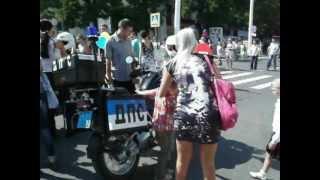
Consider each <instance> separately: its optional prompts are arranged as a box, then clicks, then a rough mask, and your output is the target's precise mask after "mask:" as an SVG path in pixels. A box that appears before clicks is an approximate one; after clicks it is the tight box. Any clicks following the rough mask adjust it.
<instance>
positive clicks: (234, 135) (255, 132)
mask: <svg viewBox="0 0 320 180" xmlns="http://www.w3.org/2000/svg"><path fill="white" fill-rule="evenodd" d="M249 65H250V62H249V61H248V60H245V61H238V62H235V63H234V70H233V71H232V72H231V71H226V70H224V69H223V68H221V70H222V72H223V73H224V77H225V78H226V79H228V80H230V81H232V82H233V83H234V84H235V86H236V88H237V92H236V93H237V103H238V108H239V112H240V117H239V120H238V123H237V125H236V127H235V128H233V129H231V130H229V131H227V132H223V134H222V137H223V138H222V139H221V141H220V143H219V148H218V152H217V155H216V168H217V179H218V180H231V179H232V180H248V179H251V178H250V176H249V171H252V170H259V168H260V167H261V166H262V163H263V159H264V153H265V145H266V143H267V141H268V139H269V137H270V134H271V131H272V117H273V109H274V103H275V101H276V97H275V96H274V95H273V94H272V93H271V90H270V82H271V81H272V80H274V79H275V78H279V77H280V70H279V69H278V70H277V71H265V69H266V59H263V58H262V59H260V60H259V65H258V70H257V71H248V69H249ZM56 124H57V127H58V128H59V129H60V132H59V133H61V134H63V133H64V132H63V131H64V130H63V122H62V118H61V117H57V118H56ZM89 136H90V132H83V133H79V134H76V135H75V136H73V137H71V138H65V137H63V136H61V137H59V138H57V139H56V140H55V144H56V151H57V158H58V170H57V171H53V170H51V169H49V168H48V167H47V164H46V159H45V158H46V157H45V154H44V151H43V147H42V146H40V152H41V154H40V167H41V171H42V174H41V179H48V180H55V179H57V180H66V179H83V180H101V179H102V178H100V177H99V176H98V175H97V174H96V173H95V171H94V169H93V167H92V164H91V160H89V159H88V158H87V156H86V144H87V142H88V138H89ZM195 148H196V150H197V147H195ZM159 150H160V149H159V147H156V148H155V149H153V150H151V151H150V152H149V153H146V154H143V155H142V157H141V159H140V162H139V168H138V171H137V172H136V174H135V176H134V177H133V179H136V180H138V179H139V180H152V179H153V172H154V168H155V166H156V164H157V152H158V151H159ZM191 164H192V165H191V167H190V168H194V169H195V170H194V171H192V173H190V176H189V179H190V180H200V179H201V173H200V170H201V169H200V167H201V166H200V164H199V162H198V161H197V158H196V157H195V159H194V160H193V163H191ZM190 172H191V171H190ZM268 177H269V179H273V180H278V179H280V163H279V162H277V161H274V163H273V165H272V168H271V169H270V171H269V173H268Z"/></svg>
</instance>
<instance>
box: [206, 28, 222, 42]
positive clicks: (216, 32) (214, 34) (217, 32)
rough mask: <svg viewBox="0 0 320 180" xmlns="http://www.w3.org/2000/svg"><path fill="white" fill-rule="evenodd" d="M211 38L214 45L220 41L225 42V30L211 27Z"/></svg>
mask: <svg viewBox="0 0 320 180" xmlns="http://www.w3.org/2000/svg"><path fill="white" fill-rule="evenodd" d="M209 36H210V39H211V41H213V43H214V44H217V43H218V41H219V39H220V41H222V40H223V28H222V27H210V28H209Z"/></svg>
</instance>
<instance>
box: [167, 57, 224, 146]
mask: <svg viewBox="0 0 320 180" xmlns="http://www.w3.org/2000/svg"><path fill="white" fill-rule="evenodd" d="M166 69H167V71H168V72H169V74H171V76H172V77H173V79H174V81H175V82H176V84H177V87H178V91H179V93H178V96H177V103H176V111H175V113H174V115H173V119H174V128H175V130H176V137H177V139H178V140H183V141H190V142H194V143H200V144H214V143H217V142H218V139H219V137H220V131H219V127H220V115H219V111H218V108H217V105H216V103H215V99H214V94H213V92H212V91H211V89H210V84H211V81H212V76H211V73H210V69H209V67H208V65H207V63H206V62H205V61H204V60H203V59H201V58H200V57H198V56H195V55H192V56H191V57H190V58H188V59H177V58H175V59H173V60H171V61H169V62H168V64H167V65H166Z"/></svg>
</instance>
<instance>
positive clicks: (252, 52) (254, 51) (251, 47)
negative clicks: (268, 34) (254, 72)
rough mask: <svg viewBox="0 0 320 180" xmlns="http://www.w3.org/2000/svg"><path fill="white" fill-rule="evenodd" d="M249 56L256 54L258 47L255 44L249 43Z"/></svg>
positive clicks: (257, 53)
mask: <svg viewBox="0 0 320 180" xmlns="http://www.w3.org/2000/svg"><path fill="white" fill-rule="evenodd" d="M248 54H249V56H258V55H259V47H258V46H257V45H251V46H250V48H249V52H248Z"/></svg>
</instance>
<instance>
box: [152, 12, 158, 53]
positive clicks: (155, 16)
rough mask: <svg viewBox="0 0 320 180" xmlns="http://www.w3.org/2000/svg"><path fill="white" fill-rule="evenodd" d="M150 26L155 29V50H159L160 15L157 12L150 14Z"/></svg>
mask: <svg viewBox="0 0 320 180" xmlns="http://www.w3.org/2000/svg"><path fill="white" fill-rule="evenodd" d="M150 26H151V27H152V28H155V35H156V43H157V48H159V47H160V45H158V43H159V37H158V36H159V33H158V30H159V27H160V13H159V12H157V13H151V14H150Z"/></svg>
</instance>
